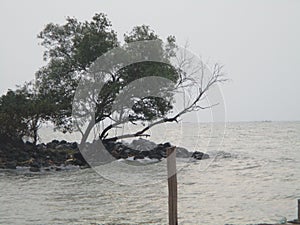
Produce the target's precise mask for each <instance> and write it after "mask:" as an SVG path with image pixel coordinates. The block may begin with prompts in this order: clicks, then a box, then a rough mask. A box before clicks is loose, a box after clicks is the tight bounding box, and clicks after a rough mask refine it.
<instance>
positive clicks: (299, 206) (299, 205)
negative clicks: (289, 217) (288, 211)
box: [298, 199, 300, 222]
mask: <svg viewBox="0 0 300 225" xmlns="http://www.w3.org/2000/svg"><path fill="white" fill-rule="evenodd" d="M298 221H299V222H300V199H298Z"/></svg>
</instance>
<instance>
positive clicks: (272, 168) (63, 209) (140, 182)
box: [0, 122, 300, 225]
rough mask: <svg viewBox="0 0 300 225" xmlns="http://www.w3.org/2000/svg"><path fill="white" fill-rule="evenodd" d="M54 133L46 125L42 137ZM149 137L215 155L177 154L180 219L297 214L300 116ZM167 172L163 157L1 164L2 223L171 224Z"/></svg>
mask: <svg viewBox="0 0 300 225" xmlns="http://www.w3.org/2000/svg"><path fill="white" fill-rule="evenodd" d="M224 131H225V133H224ZM222 134H224V135H222ZM53 135H55V134H52V133H51V131H50V130H49V129H44V130H43V134H42V136H43V139H42V140H43V141H47V140H51V139H52V138H54V136H53ZM223 136H224V138H223ZM63 138H64V139H72V138H73V137H71V136H65V137H63ZM151 140H153V141H156V142H158V143H160V142H166V141H170V142H171V143H172V144H174V145H177V146H183V147H186V148H188V149H189V150H191V151H194V150H199V151H204V152H207V153H209V154H210V155H211V156H212V157H211V159H209V160H204V161H188V160H185V159H177V168H178V174H177V179H178V216H179V224H212V225H219V224H220V225H221V224H236V225H237V224H255V223H259V222H265V223H267V222H280V221H283V220H285V219H287V220H291V219H295V218H296V216H297V214H296V213H297V199H300V122H249V123H228V124H227V125H226V129H225V130H224V129H223V127H222V125H221V124H219V125H216V126H212V125H211V124H193V123H184V124H168V125H164V126H163V127H161V128H157V129H156V130H154V131H153V132H152V137H151ZM166 173H167V172H166V162H165V161H162V162H160V163H153V164H142V165H140V164H138V165H137V164H134V165H133V164H132V163H124V162H114V163H112V164H109V165H105V166H103V167H100V168H92V169H84V170H78V169H73V170H69V171H61V172H49V173H37V174H36V173H28V172H24V171H1V172H0V224H24V225H25V224H167V223H168V212H167V210H168V205H167V204H168V193H167V176H166Z"/></svg>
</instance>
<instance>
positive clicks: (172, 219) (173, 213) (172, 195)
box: [167, 147, 178, 225]
mask: <svg viewBox="0 0 300 225" xmlns="http://www.w3.org/2000/svg"><path fill="white" fill-rule="evenodd" d="M167 168H168V189H169V225H178V218H177V176H176V147H170V148H168V149H167Z"/></svg>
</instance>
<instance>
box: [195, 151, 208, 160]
mask: <svg viewBox="0 0 300 225" xmlns="http://www.w3.org/2000/svg"><path fill="white" fill-rule="evenodd" d="M192 158H194V159H198V160H201V159H208V158H209V155H208V154H205V153H203V152H198V151H195V152H193V154H192Z"/></svg>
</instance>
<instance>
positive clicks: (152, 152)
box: [0, 139, 209, 172]
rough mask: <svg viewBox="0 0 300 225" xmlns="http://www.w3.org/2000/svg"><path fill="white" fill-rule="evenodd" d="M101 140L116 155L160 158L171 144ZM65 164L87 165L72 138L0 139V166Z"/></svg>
mask: <svg viewBox="0 0 300 225" xmlns="http://www.w3.org/2000/svg"><path fill="white" fill-rule="evenodd" d="M103 144H104V146H105V148H106V149H107V151H108V152H109V153H110V154H111V155H112V156H114V157H115V158H116V159H127V158H129V157H132V158H133V159H134V160H139V159H144V158H150V159H157V160H162V159H163V158H166V149H167V148H168V147H170V146H171V144H170V143H164V144H156V143H154V142H151V141H148V140H145V139H138V140H134V141H132V142H131V143H130V144H127V143H122V142H112V141H106V142H105V141H104V142H103ZM176 151H177V152H176V156H177V157H179V158H194V159H196V160H201V159H207V158H209V156H208V155H207V154H205V153H202V152H198V151H196V152H189V151H188V150H187V149H185V148H182V147H177V148H176ZM66 166H77V167H79V168H87V167H89V164H88V163H87V162H86V161H85V159H84V158H83V156H82V154H81V153H80V151H79V148H78V143H76V142H67V141H64V140H63V141H58V140H53V141H51V142H49V143H46V144H44V143H42V144H38V145H36V146H35V145H33V144H32V143H30V142H26V143H23V142H20V143H6V144H3V143H0V169H16V168H18V167H28V168H29V171H31V172H39V171H41V169H42V168H43V170H46V171H48V170H51V171H52V170H54V171H59V170H62V168H63V167H66Z"/></svg>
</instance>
